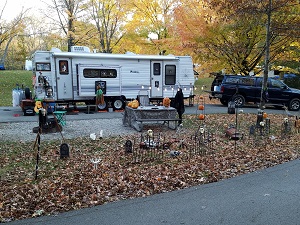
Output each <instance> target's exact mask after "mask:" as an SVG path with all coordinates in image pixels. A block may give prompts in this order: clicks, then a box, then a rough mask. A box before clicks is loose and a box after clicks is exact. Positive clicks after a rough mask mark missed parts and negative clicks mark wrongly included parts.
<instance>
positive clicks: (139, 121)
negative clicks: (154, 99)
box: [123, 106, 179, 131]
mask: <svg viewBox="0 0 300 225" xmlns="http://www.w3.org/2000/svg"><path fill="white" fill-rule="evenodd" d="M178 121H179V119H178V118H177V111H176V109H175V108H173V107H164V106H139V107H138V108H137V109H133V108H131V107H128V106H126V107H125V111H124V115H123V125H124V126H130V127H133V128H135V129H136V130H137V131H142V130H143V124H144V123H154V122H156V123H157V122H164V123H167V124H168V127H169V128H172V129H176V127H177V124H178ZM170 122H171V123H173V126H172V127H170Z"/></svg>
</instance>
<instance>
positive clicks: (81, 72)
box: [32, 46, 194, 109]
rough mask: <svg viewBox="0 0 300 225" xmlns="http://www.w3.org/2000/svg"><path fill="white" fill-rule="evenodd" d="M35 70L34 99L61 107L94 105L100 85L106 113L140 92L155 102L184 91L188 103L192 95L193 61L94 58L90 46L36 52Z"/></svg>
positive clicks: (184, 58) (158, 57) (97, 55)
mask: <svg viewBox="0 0 300 225" xmlns="http://www.w3.org/2000/svg"><path fill="white" fill-rule="evenodd" d="M32 67H33V73H34V75H35V76H34V81H33V82H34V94H35V98H37V99H42V100H53V101H54V102H56V103H72V104H74V103H76V102H85V103H86V104H95V98H96V97H95V96H96V94H95V93H96V87H97V86H98V85H100V86H101V89H102V90H103V93H104V100H105V103H104V104H103V105H101V106H99V108H101V109H105V108H106V107H113V108H114V109H122V108H124V106H125V103H126V100H132V99H135V98H137V96H138V95H139V94H140V93H141V92H143V93H144V94H145V93H146V94H147V95H148V97H149V100H150V101H161V100H162V99H163V98H164V97H169V98H174V96H175V94H176V91H177V89H178V88H179V87H180V88H182V90H183V93H184V97H185V98H189V97H191V95H193V88H194V71H193V62H192V59H191V57H190V56H173V55H168V56H163V55H137V54H133V53H126V54H107V53H91V52H90V50H89V49H88V48H87V47H83V46H73V47H72V51H71V52H62V51H60V50H59V49H56V48H54V49H51V51H37V52H35V53H34V54H33V56H32Z"/></svg>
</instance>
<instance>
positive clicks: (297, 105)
mask: <svg viewBox="0 0 300 225" xmlns="http://www.w3.org/2000/svg"><path fill="white" fill-rule="evenodd" d="M299 109H300V100H299V99H298V98H293V99H292V100H291V101H290V102H289V110H291V111H298V110H299Z"/></svg>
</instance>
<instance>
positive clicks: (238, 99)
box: [232, 95, 245, 108]
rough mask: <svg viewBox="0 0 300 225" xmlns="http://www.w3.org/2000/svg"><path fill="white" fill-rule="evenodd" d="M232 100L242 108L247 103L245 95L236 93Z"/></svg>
mask: <svg viewBox="0 0 300 225" xmlns="http://www.w3.org/2000/svg"><path fill="white" fill-rule="evenodd" d="M232 101H233V102H234V104H235V105H236V106H237V107H238V108H241V107H243V106H244V104H245V98H244V96H243V95H234V96H232Z"/></svg>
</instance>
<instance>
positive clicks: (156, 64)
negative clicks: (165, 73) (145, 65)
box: [153, 63, 160, 75]
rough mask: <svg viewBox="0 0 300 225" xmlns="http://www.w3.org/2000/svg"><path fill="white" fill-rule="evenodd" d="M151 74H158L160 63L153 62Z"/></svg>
mask: <svg viewBox="0 0 300 225" xmlns="http://www.w3.org/2000/svg"><path fill="white" fill-rule="evenodd" d="M153 74H154V75H160V63H153Z"/></svg>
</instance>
